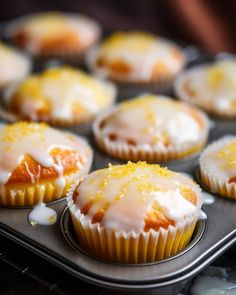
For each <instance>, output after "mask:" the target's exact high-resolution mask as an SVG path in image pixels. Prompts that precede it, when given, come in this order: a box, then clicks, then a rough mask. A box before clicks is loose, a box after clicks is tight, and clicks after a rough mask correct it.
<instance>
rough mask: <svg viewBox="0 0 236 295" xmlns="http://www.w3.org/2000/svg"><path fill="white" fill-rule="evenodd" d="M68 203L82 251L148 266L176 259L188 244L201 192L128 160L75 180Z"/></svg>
mask: <svg viewBox="0 0 236 295" xmlns="http://www.w3.org/2000/svg"><path fill="white" fill-rule="evenodd" d="M67 201H68V206H69V210H70V213H71V216H72V221H73V225H74V228H75V231H76V234H77V237H78V240H79V243H80V244H81V246H82V247H83V248H84V249H85V251H87V252H88V253H90V254H91V255H93V256H96V257H99V258H102V259H106V260H109V261H115V262H122V263H147V262H153V261H157V260H161V259H164V258H167V257H169V256H172V255H175V254H176V253H178V252H179V251H181V250H183V249H184V248H185V247H186V246H187V245H188V244H189V241H190V239H191V237H192V234H193V231H194V228H195V225H196V223H197V220H198V219H199V216H200V211H201V205H202V193H201V189H200V187H199V186H198V185H197V184H196V183H195V182H193V181H192V180H191V179H189V178H186V177H185V176H183V175H181V174H179V173H175V172H172V171H170V170H168V169H167V168H161V167H160V166H159V165H156V164H155V165H154V164H147V163H146V162H138V163H132V162H128V163H127V164H126V165H114V166H113V165H111V164H110V165H109V166H108V168H105V169H102V170H97V171H94V172H93V173H91V174H89V175H87V176H85V177H84V178H81V179H79V180H78V183H77V184H76V185H75V186H74V187H73V188H72V189H71V190H70V192H69V193H68V197H67Z"/></svg>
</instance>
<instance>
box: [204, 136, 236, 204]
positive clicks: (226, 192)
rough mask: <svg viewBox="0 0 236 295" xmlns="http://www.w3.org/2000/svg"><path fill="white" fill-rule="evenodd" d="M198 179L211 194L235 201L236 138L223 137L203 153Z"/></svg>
mask: <svg viewBox="0 0 236 295" xmlns="http://www.w3.org/2000/svg"><path fill="white" fill-rule="evenodd" d="M200 178H201V181H202V183H203V184H204V185H205V186H206V187H207V188H208V190H210V191H211V192H213V193H217V194H219V195H221V196H222V197H226V198H229V199H232V200H236V136H225V137H223V138H221V139H219V140H217V141H215V142H213V143H212V144H210V145H209V146H208V147H207V148H206V149H205V150H204V151H203V153H202V155H201V157H200Z"/></svg>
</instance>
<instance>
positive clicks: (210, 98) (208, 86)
mask: <svg viewBox="0 0 236 295" xmlns="http://www.w3.org/2000/svg"><path fill="white" fill-rule="evenodd" d="M214 71H215V74H214ZM217 72H219V74H218V73H217ZM235 73H236V62H235V60H228V61H220V62H217V63H216V64H209V65H205V66H198V67H196V68H193V69H190V70H187V71H186V72H185V73H184V74H183V75H182V76H180V78H179V79H177V82H176V87H177V92H179V93H178V95H179V96H180V97H181V98H184V99H185V100H187V101H191V102H193V103H195V104H197V105H199V106H200V107H202V108H206V109H207V110H209V109H211V110H215V111H216V112H218V113H223V114H224V113H228V114H236V107H235V106H236V95H235V93H236V75H235ZM214 75H215V77H214ZM217 75H218V76H217ZM185 85H187V87H188V89H189V90H190V91H191V92H192V93H194V95H193V96H190V95H189V94H188V92H187V90H186V89H185ZM178 87H179V90H178Z"/></svg>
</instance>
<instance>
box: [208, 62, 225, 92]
mask: <svg viewBox="0 0 236 295" xmlns="http://www.w3.org/2000/svg"><path fill="white" fill-rule="evenodd" d="M224 78H225V73H224V71H223V69H221V68H220V67H219V66H212V67H211V68H210V69H209V70H208V71H207V81H208V83H209V85H210V86H211V87H218V86H219V85H220V83H221V82H222V81H223V80H224Z"/></svg>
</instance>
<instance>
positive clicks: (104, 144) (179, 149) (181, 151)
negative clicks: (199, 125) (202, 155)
mask: <svg viewBox="0 0 236 295" xmlns="http://www.w3.org/2000/svg"><path fill="white" fill-rule="evenodd" d="M115 109H116V107H113V108H111V109H108V110H106V111H105V112H103V113H102V114H101V115H98V116H97V118H96V119H95V122H94V123H93V133H94V137H95V141H96V143H97V145H98V147H99V148H100V149H101V150H102V151H104V152H105V153H107V154H109V155H111V156H112V157H114V158H117V159H120V160H127V161H128V160H131V161H138V160H143V161H149V162H167V161H173V160H180V159H184V158H187V157H191V156H192V155H194V154H197V153H198V152H200V151H201V150H202V149H203V147H204V146H205V144H206V142H207V138H208V132H209V128H210V123H208V119H207V117H206V116H205V114H204V113H202V112H201V116H202V118H203V119H204V121H205V124H206V130H204V133H203V136H202V138H200V139H199V141H198V142H197V143H194V144H192V146H191V145H190V146H188V147H186V146H184V145H181V146H180V145H179V146H176V147H174V146H169V147H163V148H162V149H159V148H155V147H151V146H150V147H149V148H144V147H142V146H138V145H132V144H129V143H128V142H121V141H119V140H114V141H112V140H110V139H109V138H108V137H103V135H102V132H101V130H100V126H101V124H102V122H103V120H106V118H108V117H109V116H112V114H113V112H114V110H115Z"/></svg>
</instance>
